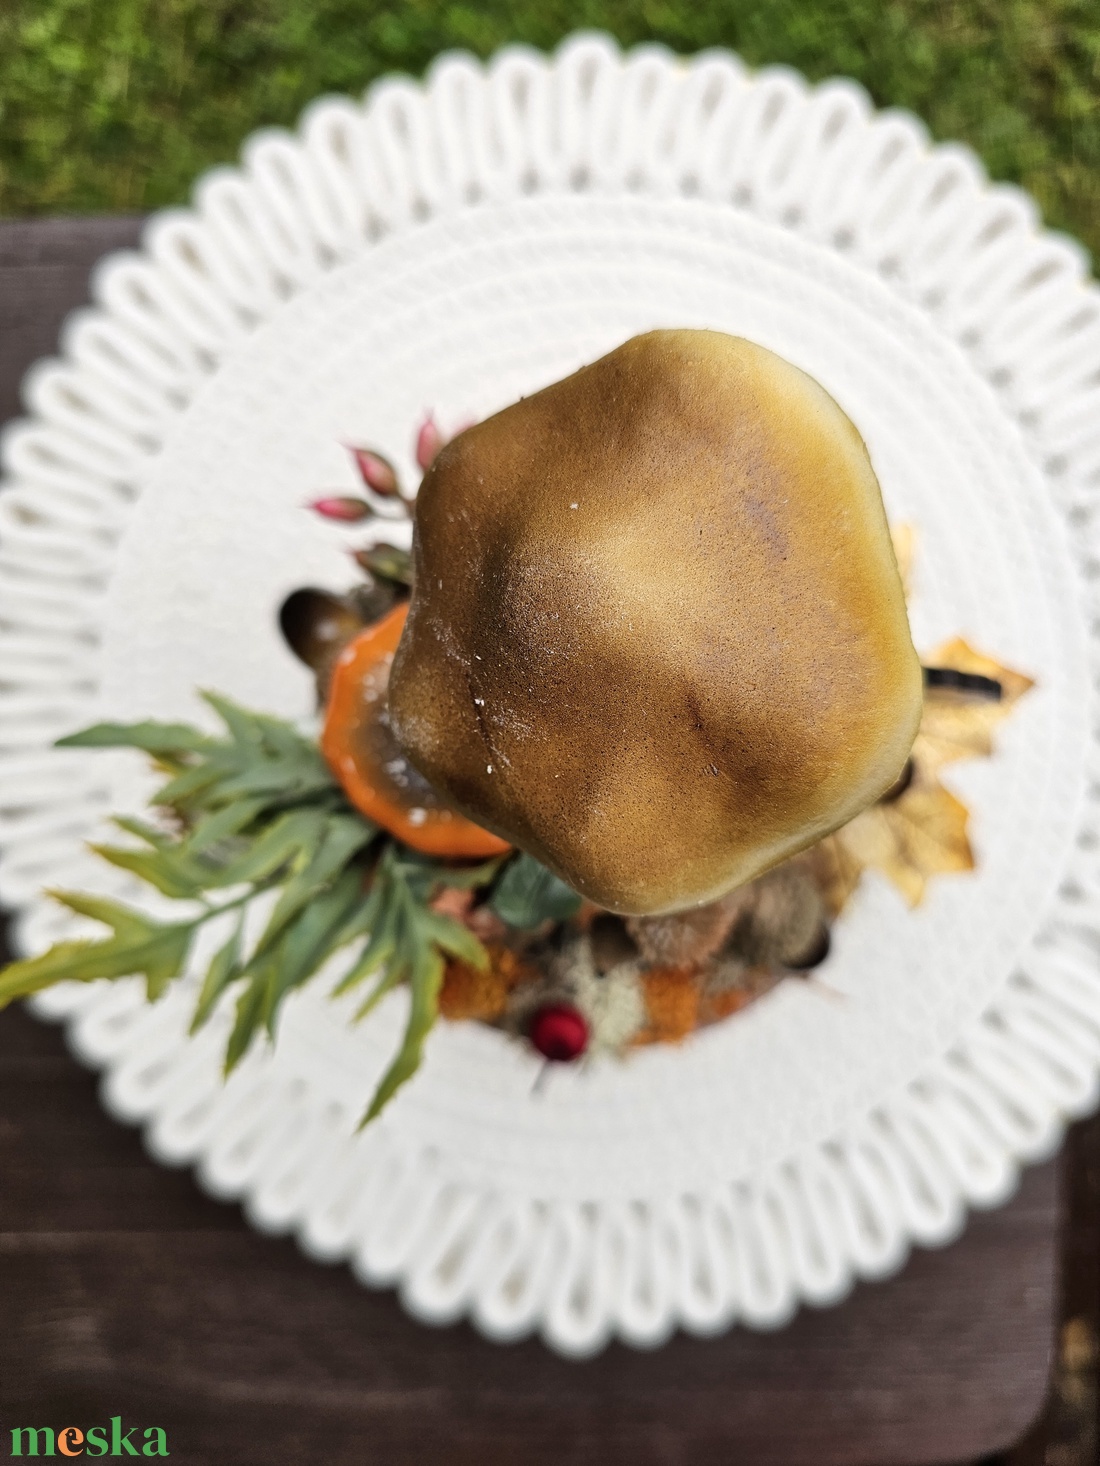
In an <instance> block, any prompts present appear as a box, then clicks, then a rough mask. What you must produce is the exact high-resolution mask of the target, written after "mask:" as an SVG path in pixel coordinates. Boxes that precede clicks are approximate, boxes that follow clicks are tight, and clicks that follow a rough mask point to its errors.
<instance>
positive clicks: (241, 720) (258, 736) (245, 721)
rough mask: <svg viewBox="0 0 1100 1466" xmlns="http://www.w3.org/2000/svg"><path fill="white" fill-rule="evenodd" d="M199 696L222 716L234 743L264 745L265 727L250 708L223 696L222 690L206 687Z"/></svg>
mask: <svg viewBox="0 0 1100 1466" xmlns="http://www.w3.org/2000/svg"><path fill="white" fill-rule="evenodd" d="M199 696H200V697H201V698H202V700H203V702H205V703H207V704H209V706H210V707H212V708H213V709H214V711H215V712H216V713H217V715H218V717H219V718H221V720H222V722H223V723H224V724H225V726H226V727H227V728H228V730H229V736H230V737H231V738H232V739H233V742H234V743H237V744H244V745H248V744H253V745H255V746H257V747H259V746H260V745H262V743H263V728H262V727H261V725H260V720H259V718H258V717H257V715H256V714H255V713H253V712H250V711H249V710H248V708H242V707H240V706H239V705H238V704H237V703H235V702H232V701H230V699H229V698H228V697H223V696H222V695H221V693H220V692H210V691H208V690H206V689H204V690H203V691H201V692H200V693H199Z"/></svg>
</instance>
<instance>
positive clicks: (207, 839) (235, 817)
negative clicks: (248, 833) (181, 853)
mask: <svg viewBox="0 0 1100 1466" xmlns="http://www.w3.org/2000/svg"><path fill="white" fill-rule="evenodd" d="M264 808H265V804H264V801H263V800H262V799H241V800H238V801H236V802H235V803H233V804H226V805H223V806H222V808H221V809H218V810H215V811H213V813H211V814H206V815H203V817H202V818H201V819H200V820H198V821H197V822H196V824H195V828H194V829H193V830H192V831H191V834H190V835H189V836H188V839H187V849H188V851H189V852H190V854H192V855H198V854H199V852H200V851H203V850H207V849H209V847H210V846H211V845H216V844H217V843H218V841H219V840H225V839H228V838H229V836H231V835H237V834H239V833H240V831H241V830H244V829H247V828H248V826H249V825H250V824H252V822H253V820H255V819H257V818H258V817H259V816H260V815H261V814H262V813H263V810H264Z"/></svg>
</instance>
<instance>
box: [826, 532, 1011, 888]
mask: <svg viewBox="0 0 1100 1466" xmlns="http://www.w3.org/2000/svg"><path fill="white" fill-rule="evenodd" d="M911 548H912V546H911V541H910V542H909V543H907V544H906V543H899V541H898V534H897V531H895V551H896V553H897V554H898V559H899V562H902V561H903V555H904V557H905V564H906V568H907V557H908V554H909V553H910V552H911ZM924 662H925V665H926V666H928V667H939V668H947V669H949V670H951V671H955V672H969V673H976V674H977V675H978V676H980V677H988V678H990V679H992V680H993V681H994V682H996V683H998V684H999V686H1000V689H1001V695H1000V697H990V696H988V695H987V694H983V693H981V692H975V691H969V690H965V689H957V688H952V687H943V686H936V685H932V686H926V687H925V692H924V712H923V715H922V717H921V724H920V729H919V731H918V733H917V738H916V742H915V743H914V744H913V753H912V777H911V779H910V781H909V783H908V785H907V786H906V788H905V789H904V790H903V791H902V793H901V794H899V795H897V796H896V797H893V798H886V799H884V800H882V801H880V802H879V803H878V804H875V805H872V806H871V808H870V809H865V810H864V811H863V812H862V814H858V815H857V816H856V817H855V819H854V820H851V821H850V822H849V823H848V824H846V825H844V826H842V828H841V829H839V830H837V831H836V832H835V834H833V835H830V836H829V837H828V838H827V839H825V840H822V841H820V842H819V844H817V845H815V846H814V848H813V849H812V850H811V851H810V852H809V858H810V859H811V861H812V862H813V869H814V874H815V877H816V879H817V881H818V885H819V887H820V889H821V892H822V895H823V896H824V898H825V902H826V905H827V906H828V908H829V910H830V912H831V913H832V914H833V915H834V916H837V915H839V913H840V912H841V911H842V910H843V909H844V907H845V906H846V905H847V903H848V901H849V900H850V898H851V896H852V894H853V892H854V891H855V889H856V887H857V886H858V884H859V881H860V877H861V875H862V873H863V871H865V870H869V869H874V870H878V871H881V872H882V874H883V875H885V876H886V877H887V878H888V879H889V880H890V881H892V882H893V884H894V885H895V886H896V887H897V888H898V890H899V891H900V892H901V893H902V895H903V896H904V897H905V899H906V900H907V901H908V903H909V905H910V906H917V905H919V904H920V902H921V901H922V900H923V899H924V894H925V891H926V888H927V885H928V881H929V879H930V878H931V877H932V876H936V875H946V874H949V873H953V872H959V871H967V870H973V869H974V865H975V860H974V852H973V850H972V849H971V845H970V839H969V836H968V834H967V821H968V811H967V808H966V805H965V804H963V802H962V801H961V800H960V799H958V798H956V796H955V795H954V794H952V793H951V792H950V790H948V789H945V788H944V786H943V785H942V784H941V783H940V780H939V771H940V769H941V768H943V766H944V765H945V764H949V763H955V762H956V761H957V760H959V759H964V758H988V757H989V755H990V754H991V753H992V752H993V747H994V743H993V734H994V730H995V728H996V727H997V724H998V723H1000V722H1002V721H1003V720H1004V719H1005V718H1006V717H1008V715H1009V714H1010V713H1011V712H1012V709H1013V708H1014V707H1015V705H1016V703H1017V702H1018V701H1019V700H1020V698H1021V697H1023V695H1024V693H1025V692H1027V690H1028V689H1029V688H1030V687H1032V686H1033V683H1032V681H1031V679H1030V678H1029V677H1025V676H1024V675H1023V674H1022V673H1020V672H1014V671H1012V669H1011V668H1009V667H1005V666H1002V665H1001V663H1000V662H997V661H994V659H993V658H992V657H987V656H983V655H982V653H981V652H977V651H975V650H974V648H973V647H971V646H969V645H968V644H967V643H966V642H965V641H963V640H962V638H961V637H956V638H955V639H954V640H952V641H949V642H947V643H945V645H943V646H941V647H938V648H937V649H936V650H935V651H934V652H932V653H931V654H930V655H929V656H927V657H925V658H924Z"/></svg>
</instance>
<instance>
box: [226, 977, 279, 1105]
mask: <svg viewBox="0 0 1100 1466" xmlns="http://www.w3.org/2000/svg"><path fill="white" fill-rule="evenodd" d="M271 975H272V954H269V955H268V957H267V958H265V959H262V960H261V961H260V962H258V963H256V964H255V965H253V964H251V963H250V964H249V966H248V967H247V968H246V970H245V972H244V973H242V976H244V977H247V978H248V979H249V981H248V985H247V987H245V988H244V989H243V991H242V992H241V995H240V997H239V998H238V999H237V1016H236V1019H235V1020H234V1023H233V1031H232V1032H231V1033H230V1035H229V1042H228V1043H227V1044H226V1048H225V1064H224V1066H223V1072H224V1073H225V1075H226V1076H227V1077H228V1075H230V1074H231V1073H232V1072H233V1070H234V1069H235V1068H236V1067H237V1065H238V1064H239V1063H240V1061H241V1060H242V1059H243V1058H244V1056H245V1053H246V1052H247V1050H248V1046H249V1044H250V1043H251V1042H252V1040H253V1038H254V1037H255V1034H256V1030H257V1029H258V1028H259V1027H260V1024H261V1022H262V1020H263V1012H264V1002H265V998H266V994H267V985H268V983H269V981H270V980H271Z"/></svg>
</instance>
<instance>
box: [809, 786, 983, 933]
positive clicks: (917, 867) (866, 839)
mask: <svg viewBox="0 0 1100 1466" xmlns="http://www.w3.org/2000/svg"><path fill="white" fill-rule="evenodd" d="M968 818H969V816H968V812H967V808H966V805H965V804H963V802H962V801H961V800H960V799H956V797H955V796H954V794H952V793H950V792H949V791H948V790H947V789H945V788H944V787H943V785H942V784H941V783H940V782H939V780H938V779H937V778H936V777H935V775H934V774H933V775H925V774H924V773H923V771H922V770H921V769H920V767H919V765H918V766H917V768H916V770H915V772H914V775H913V780H912V783H911V784H910V785H909V787H908V788H907V789H906V790H905V792H904V793H903V794H901V795H899V796H898V798H896V799H893V800H890V801H889V802H888V803H882V804H874V805H872V806H871V808H870V809H865V810H864V811H863V813H862V814H858V815H857V816H856V817H855V819H854V820H851V821H849V823H848V824H846V825H844V826H843V827H842V828H841V829H839V830H837V832H836V834H835V835H833V836H831V844H832V846H833V847H834V848H833V850H832V852H831V856H832V861H833V864H834V868H835V870H836V871H837V873H838V877H839V879H838V882H837V884H836V886H835V887H834V888H833V889H832V890H829V889H826V890H825V892H824V894H825V899H826V901H827V902H829V903H830V904H832V905H834V906H835V908H836V909H837V910H839V909H840V908H841V906H843V904H844V902H845V901H846V900H847V899H848V896H850V895H851V892H852V891H853V890H854V889H855V884H856V881H858V876H856V878H855V881H853V880H852V873H853V871H856V870H858V871H863V870H867V869H871V868H873V869H875V870H879V871H881V872H882V874H883V875H884V876H886V877H887V878H888V879H889V880H891V881H892V882H893V883H894V885H895V886H896V887H897V888H898V890H899V891H900V892H901V893H902V895H903V896H904V897H905V899H906V900H907V901H908V903H909V905H910V906H918V905H919V904H920V902H921V901H922V900H923V899H924V893H925V888H926V886H927V884H928V880H929V878H930V877H931V876H934V875H946V874H948V873H949V872H957V871H964V870H973V869H974V854H973V851H972V850H971V848H970V840H969V838H968V836H967V830H966V826H967V820H968ZM838 898H839V900H840V905H836V902H837V899H838Z"/></svg>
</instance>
